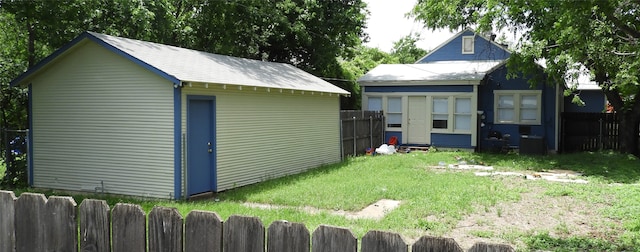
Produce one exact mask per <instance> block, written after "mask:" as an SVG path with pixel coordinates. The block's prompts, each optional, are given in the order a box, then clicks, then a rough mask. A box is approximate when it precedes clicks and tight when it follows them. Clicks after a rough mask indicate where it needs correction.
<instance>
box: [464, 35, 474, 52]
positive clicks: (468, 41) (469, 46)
mask: <svg viewBox="0 0 640 252" xmlns="http://www.w3.org/2000/svg"><path fill="white" fill-rule="evenodd" d="M462 53H473V36H465V37H462Z"/></svg>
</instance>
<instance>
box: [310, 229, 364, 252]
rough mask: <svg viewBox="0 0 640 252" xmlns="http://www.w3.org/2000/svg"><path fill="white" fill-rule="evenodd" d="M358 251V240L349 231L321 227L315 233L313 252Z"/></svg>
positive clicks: (312, 243) (312, 240) (312, 244)
mask: <svg viewBox="0 0 640 252" xmlns="http://www.w3.org/2000/svg"><path fill="white" fill-rule="evenodd" d="M357 249H358V240H357V239H356V237H355V236H354V235H353V233H352V232H351V230H349V229H346V228H339V227H331V226H327V225H320V226H319V227H318V228H316V230H315V231H313V237H312V238H311V251H313V252H356V250H357Z"/></svg>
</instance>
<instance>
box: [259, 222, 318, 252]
mask: <svg viewBox="0 0 640 252" xmlns="http://www.w3.org/2000/svg"><path fill="white" fill-rule="evenodd" d="M267 237H269V239H267V251H268V252H275V251H280V252H309V244H310V243H309V230H307V227H305V226H304V225H303V224H301V223H294V222H288V221H282V220H280V221H274V222H273V223H271V225H269V229H268V231H267Z"/></svg>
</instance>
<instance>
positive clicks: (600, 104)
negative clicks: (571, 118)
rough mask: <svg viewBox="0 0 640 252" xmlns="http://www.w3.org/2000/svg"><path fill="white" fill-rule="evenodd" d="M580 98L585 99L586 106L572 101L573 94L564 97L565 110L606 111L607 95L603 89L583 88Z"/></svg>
mask: <svg viewBox="0 0 640 252" xmlns="http://www.w3.org/2000/svg"><path fill="white" fill-rule="evenodd" d="M579 92H580V98H581V99H582V101H584V103H585V104H584V106H578V105H577V104H575V103H572V102H571V99H572V98H573V95H571V96H567V97H564V111H565V112H590V113H602V112H604V111H605V97H604V94H603V93H602V90H581V91H579Z"/></svg>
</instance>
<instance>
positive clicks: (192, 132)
mask: <svg viewBox="0 0 640 252" xmlns="http://www.w3.org/2000/svg"><path fill="white" fill-rule="evenodd" d="M187 101H188V107H187V110H188V111H187V181H186V183H187V196H191V195H194V194H198V193H203V192H209V191H215V189H216V162H215V161H216V149H215V147H216V144H215V111H216V110H215V97H200V96H198V97H195V98H194V97H187Z"/></svg>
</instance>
